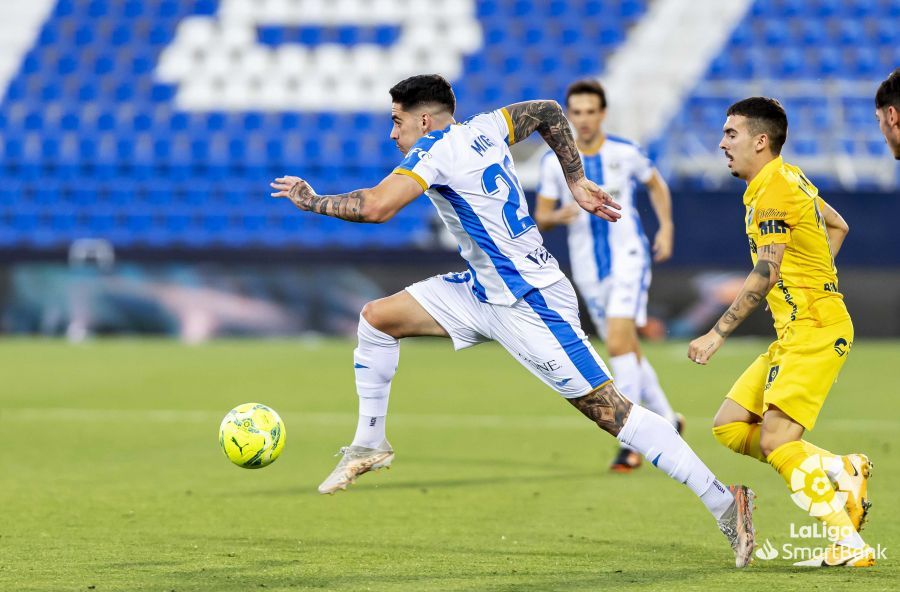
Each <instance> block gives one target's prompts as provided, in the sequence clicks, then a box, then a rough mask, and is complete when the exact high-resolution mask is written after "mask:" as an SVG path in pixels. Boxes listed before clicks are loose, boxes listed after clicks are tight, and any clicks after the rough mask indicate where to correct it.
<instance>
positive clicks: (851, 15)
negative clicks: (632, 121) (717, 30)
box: [653, 0, 900, 191]
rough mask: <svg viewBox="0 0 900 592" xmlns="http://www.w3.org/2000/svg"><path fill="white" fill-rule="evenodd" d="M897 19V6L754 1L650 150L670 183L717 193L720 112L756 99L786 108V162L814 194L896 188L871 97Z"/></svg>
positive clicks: (899, 33)
mask: <svg viewBox="0 0 900 592" xmlns="http://www.w3.org/2000/svg"><path fill="white" fill-rule="evenodd" d="M898 22H900V0H755V2H753V4H752V5H751V7H750V9H749V10H748V12H747V13H746V14H745V16H744V18H743V20H742V21H741V22H740V23H739V24H738V25H737V27H735V29H734V31H733V33H732V35H731V38H730V40H729V42H728V43H727V44H726V47H725V48H724V49H723V50H722V52H721V53H720V54H719V55H718V56H716V57H715V58H714V59H713V60H712V62H711V63H710V64H709V69H708V70H707V73H706V75H705V77H704V79H703V80H702V81H701V82H700V84H698V85H697V87H696V88H695V89H694V90H693V92H692V93H691V94H690V95H689V97H688V98H687V100H686V101H685V102H684V104H683V106H682V109H681V110H680V112H679V113H678V114H677V115H676V116H675V117H674V118H673V119H672V121H671V122H670V124H669V126H668V129H667V130H666V131H665V133H663V134H661V136H660V138H661V140H659V141H658V142H656V143H655V144H654V145H653V151H654V153H656V154H657V156H658V159H659V161H660V162H661V163H662V165H663V167H664V169H666V170H667V171H669V172H670V176H671V177H673V178H675V179H676V180H677V182H676V185H677V184H680V185H682V186H694V187H696V186H700V187H714V188H715V187H720V186H722V185H723V184H724V183H725V182H726V181H727V180H728V179H729V175H728V172H727V171H726V170H725V168H724V167H722V166H721V157H720V155H719V154H718V152H719V151H718V149H717V145H718V142H719V139H720V136H721V128H722V123H723V122H724V120H725V116H724V113H725V110H726V109H727V108H728V106H729V105H730V104H731V103H732V102H734V101H735V100H736V99H738V98H743V97H746V96H751V95H759V94H762V95H767V96H773V97H776V98H778V99H779V100H781V102H782V103H783V104H784V105H785V109H786V110H787V112H788V117H789V121H790V130H789V139H788V143H787V145H786V147H785V155H786V157H787V158H789V159H794V160H797V161H798V162H800V163H802V165H803V168H804V170H805V171H806V172H807V174H809V175H810V176H811V178H813V179H815V181H816V182H817V184H819V186H820V187H825V188H835V187H842V188H845V189H873V190H882V191H883V190H888V189H892V188H896V186H897V183H898V179H897V173H896V167H894V166H891V164H890V158H889V156H888V151H887V147H886V146H885V143H884V140H883V139H882V138H881V136H880V134H879V132H878V127H877V126H876V125H875V124H874V122H875V116H874V104H873V100H872V97H873V96H874V93H875V89H876V88H877V86H878V83H879V81H881V80H882V79H883V78H884V77H885V76H886V75H887V73H889V72H890V71H891V70H893V69H894V68H895V67H897V64H900V44H898V40H900V28H898V27H897V23H898Z"/></svg>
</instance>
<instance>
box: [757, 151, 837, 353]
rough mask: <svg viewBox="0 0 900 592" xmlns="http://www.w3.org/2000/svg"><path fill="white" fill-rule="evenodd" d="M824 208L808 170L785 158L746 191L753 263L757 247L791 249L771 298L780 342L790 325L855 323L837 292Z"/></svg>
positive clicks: (772, 164)
mask: <svg viewBox="0 0 900 592" xmlns="http://www.w3.org/2000/svg"><path fill="white" fill-rule="evenodd" d="M824 203H825V202H824V201H823V200H822V198H821V197H819V190H818V189H816V187H815V185H813V184H812V183H811V182H810V181H809V179H807V178H806V176H805V175H804V174H803V171H801V170H800V169H799V168H798V167H795V166H793V165H790V164H788V163H786V162H784V160H783V159H782V158H781V157H780V156H779V157H778V158H776V159H774V160H772V161H771V162H769V163H768V164H766V166H764V167H763V168H762V170H761V171H759V173H758V174H757V175H756V176H755V177H754V178H753V180H752V181H750V183H749V184H748V185H747V191H745V192H744V206H745V207H746V216H745V223H746V224H745V225H746V230H747V238H749V239H750V258H751V259H752V260H753V264H754V265H756V250H757V248H759V247H762V246H765V245H771V244H784V245H786V247H785V251H784V259H783V260H782V262H781V278H780V279H779V280H778V283H777V284H776V285H775V287H774V288H772V291H771V292H769V295H768V296H766V302H767V303H768V305H769V309H770V310H771V311H772V318H773V319H774V321H775V331H776V332H777V333H778V335H779V337H780V336H781V335H782V332H783V329H784V328H785V327H786V326H787V325H788V324H789V323H792V324H796V325H810V326H814V327H826V326H828V325H833V324H834V323H839V322H841V321H844V320H847V319H849V318H850V314H849V313H848V312H847V307H846V306H845V305H844V297H843V296H842V295H841V293H840V292H838V278H837V268H835V266H834V258H833V257H832V255H831V245H830V243H829V240H828V232H827V228H826V226H825V219H824V218H823V216H822V207H823V205H824Z"/></svg>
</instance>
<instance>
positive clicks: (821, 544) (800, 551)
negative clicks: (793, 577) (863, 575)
mask: <svg viewBox="0 0 900 592" xmlns="http://www.w3.org/2000/svg"><path fill="white" fill-rule="evenodd" d="M852 532H853V529H852V528H851V527H849V526H844V527H841V528H837V527H833V526H826V525H824V524H821V523H818V524H803V525H799V526H798V525H796V524H793V523H792V524H791V529H790V532H789V533H788V536H789V537H790V539H791V541H790V542H787V543H784V544H782V545H781V546H778V547H776V546H775V545H774V544H773V543H772V541H770V540H769V539H766V540H765V541H764V542H763V544H762V545H760V546H759V548H758V549H757V550H756V551H755V552H754V553H753V554H754V556H756V558H757V559H759V560H762V561H772V560H773V559H778V558H781V559H784V560H788V561H792V562H793V561H806V560H808V559H812V558H813V557H815V556H817V555H819V554H821V553H823V552H825V550H827V549H828V548H829V547H831V543H832V542H833V541H836V540H841V539H843V538H845V537H847V536H849V535H850V534H851V533H852ZM873 551H874V554H875V559H876V560H878V559H887V549H886V548H885V547H882V546H881V545H877V546H876V547H875V548H874V549H873ZM833 552H834V551H833ZM837 552H838V553H841V552H846V553H847V554H848V555H847V556H848V557H849V556H850V555H855V554H856V552H857V550H856V549H850V548H849V547H846V548H845V547H839V549H838V551H837Z"/></svg>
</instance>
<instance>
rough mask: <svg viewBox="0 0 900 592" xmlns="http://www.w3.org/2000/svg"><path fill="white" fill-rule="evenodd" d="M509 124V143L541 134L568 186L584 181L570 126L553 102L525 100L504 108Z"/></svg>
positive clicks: (556, 104) (582, 168)
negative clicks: (510, 123)
mask: <svg viewBox="0 0 900 592" xmlns="http://www.w3.org/2000/svg"><path fill="white" fill-rule="evenodd" d="M506 111H507V112H508V113H509V117H510V119H512V125H513V136H512V137H513V143H516V142H521V141H522V140H524V139H525V138H527V137H528V136H530V135H531V134H533V133H534V132H535V131H537V132H538V133H539V134H541V137H542V138H544V141H545V142H547V145H548V146H550V149H551V150H553V152H555V153H556V157H557V158H558V159H559V164H561V165H562V168H563V174H564V175H565V177H566V182H567V183H569V184H570V185H571V184H572V183H575V182H577V181H579V180H580V179H583V178H584V167H583V166H582V164H581V156H580V155H579V154H578V146H576V145H575V136H574V135H572V126H571V125H569V120H568V119H566V116H565V114H564V113H563V110H562V107H560V106H559V103H557V102H556V101H525V102H523V103H514V104H512V105H509V106H507V107H506Z"/></svg>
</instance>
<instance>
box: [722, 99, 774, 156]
mask: <svg viewBox="0 0 900 592" xmlns="http://www.w3.org/2000/svg"><path fill="white" fill-rule="evenodd" d="M728 115H743V116H744V117H746V118H747V119H748V120H749V128H750V133H751V134H753V135H754V136H755V135H758V134H766V135H767V136H768V137H769V146H771V149H772V154H774V155H776V156H777V155H779V154H781V147H782V146H784V143H785V142H786V141H787V132H788V120H787V113H785V111H784V107H782V106H781V103H779V102H778V100H777V99H770V98H769V97H750V98H748V99H744V100H743V101H738V102H737V103H735V104H734V105H732V106H731V107H729V108H728Z"/></svg>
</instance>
